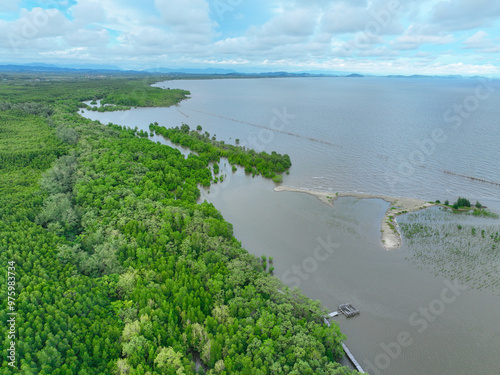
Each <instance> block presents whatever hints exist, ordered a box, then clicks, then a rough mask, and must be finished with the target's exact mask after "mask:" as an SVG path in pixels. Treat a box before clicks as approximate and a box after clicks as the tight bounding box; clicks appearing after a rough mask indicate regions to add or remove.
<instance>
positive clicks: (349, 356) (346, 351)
mask: <svg viewBox="0 0 500 375" xmlns="http://www.w3.org/2000/svg"><path fill="white" fill-rule="evenodd" d="M342 348H343V349H344V352H345V354H346V355H347V358H349V360H350V361H351V362H352V364H353V365H354V367H356V370H358V371H359V372H360V373H362V374H364V373H365V371H364V370H363V368H362V367H361V365H360V364H359V363H358V361H356V358H354V356H353V355H352V353H351V351H350V350H349V349H347V346H345V344H344V343H342Z"/></svg>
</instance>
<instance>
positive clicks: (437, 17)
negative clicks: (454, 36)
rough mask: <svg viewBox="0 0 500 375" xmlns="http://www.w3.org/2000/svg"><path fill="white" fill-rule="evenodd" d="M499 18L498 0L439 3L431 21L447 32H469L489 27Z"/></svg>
mask: <svg viewBox="0 0 500 375" xmlns="http://www.w3.org/2000/svg"><path fill="white" fill-rule="evenodd" d="M499 16H500V2H499V1H498V0H453V1H441V2H439V3H438V4H437V5H436V6H435V7H434V9H433V11H432V18H431V21H432V22H433V23H435V24H438V25H440V26H441V27H442V28H444V29H446V30H469V29H474V28H477V27H485V26H489V25H491V24H492V22H493V21H494V20H496V19H497V18H498V17H499Z"/></svg>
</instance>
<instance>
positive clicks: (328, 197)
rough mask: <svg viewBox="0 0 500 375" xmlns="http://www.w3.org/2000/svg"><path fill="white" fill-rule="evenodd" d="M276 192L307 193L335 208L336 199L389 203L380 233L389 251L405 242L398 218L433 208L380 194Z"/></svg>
mask: <svg viewBox="0 0 500 375" xmlns="http://www.w3.org/2000/svg"><path fill="white" fill-rule="evenodd" d="M274 191H292V192H297V193H306V194H310V195H314V196H315V197H317V198H318V199H319V200H320V201H321V202H323V203H326V204H328V205H329V206H331V207H333V204H334V201H335V199H337V198H338V197H352V198H357V199H382V200H384V201H386V202H389V203H390V205H389V208H388V209H387V211H386V213H385V215H384V218H383V219H382V223H381V225H380V232H381V233H382V236H381V241H382V246H383V247H384V248H385V249H387V250H393V249H398V248H400V247H401V245H402V243H403V241H402V239H401V233H400V232H399V230H398V227H399V226H398V222H397V221H396V216H398V215H401V214H404V213H407V212H414V211H419V210H422V209H425V208H428V207H431V206H434V205H433V204H432V203H428V202H426V201H423V200H420V199H414V198H401V197H391V196H388V195H379V194H366V193H350V192H338V193H336V192H328V191H315V190H307V189H298V188H293V187H289V186H277V187H275V188H274Z"/></svg>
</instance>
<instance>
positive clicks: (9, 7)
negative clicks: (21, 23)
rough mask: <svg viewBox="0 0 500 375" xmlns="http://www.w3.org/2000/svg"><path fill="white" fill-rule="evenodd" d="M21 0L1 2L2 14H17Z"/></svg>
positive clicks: (3, 0)
mask: <svg viewBox="0 0 500 375" xmlns="http://www.w3.org/2000/svg"><path fill="white" fill-rule="evenodd" d="M20 3H21V0H2V1H1V2H0V13H4V12H15V11H17V10H18V9H19V4H20Z"/></svg>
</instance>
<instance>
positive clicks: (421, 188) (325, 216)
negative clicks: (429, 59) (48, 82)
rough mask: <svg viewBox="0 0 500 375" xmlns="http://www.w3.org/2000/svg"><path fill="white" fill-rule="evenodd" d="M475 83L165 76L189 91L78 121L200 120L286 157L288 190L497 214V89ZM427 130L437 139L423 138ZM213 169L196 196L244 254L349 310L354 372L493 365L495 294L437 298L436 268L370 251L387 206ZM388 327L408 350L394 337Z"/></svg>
mask: <svg viewBox="0 0 500 375" xmlns="http://www.w3.org/2000/svg"><path fill="white" fill-rule="evenodd" d="M480 85H482V83H481V82H480V81H478V80H474V79H470V80H441V79H435V80H416V79H387V78H384V79H382V78H367V79H352V78H335V79H323V78H322V79H318V78H304V79H255V80H254V79H252V80H213V81H169V82H164V83H160V84H158V86H160V87H165V88H166V87H170V88H183V89H187V90H190V91H191V93H192V98H190V99H188V100H186V101H184V102H182V103H181V104H180V105H179V106H178V107H173V108H142V109H133V110H131V111H126V112H115V113H95V112H87V111H85V113H84V115H85V116H86V117H89V118H92V119H96V120H100V121H101V122H103V123H108V122H113V123H117V124H121V125H127V126H131V127H135V126H137V127H139V128H140V129H147V128H148V125H149V123H151V122H155V121H157V122H158V123H159V124H160V125H164V126H167V127H170V126H178V125H180V124H181V123H183V122H184V123H187V124H189V125H190V126H191V127H192V128H194V127H196V125H198V124H200V125H202V126H203V130H204V131H208V132H210V134H216V135H217V138H218V139H221V140H225V141H226V142H231V143H233V142H234V140H235V139H236V138H238V139H240V142H241V144H244V145H248V146H249V147H252V148H256V149H258V150H266V151H271V150H276V151H278V152H280V153H288V154H289V155H290V156H291V158H292V162H293V167H292V169H291V170H290V175H289V176H285V178H284V184H285V185H289V186H296V187H303V188H309V189H320V190H331V191H332V192H335V191H360V192H369V193H380V194H387V195H395V196H408V197H418V198H422V199H426V200H434V199H441V200H444V199H449V200H450V201H451V200H454V199H455V198H456V197H457V196H459V195H461V196H466V197H468V198H470V199H472V200H476V199H478V200H480V201H481V203H483V204H485V205H487V206H489V207H490V208H492V209H493V210H497V211H498V210H500V201H499V197H500V195H499V192H500V186H499V185H498V183H500V163H498V161H499V160H500V147H499V146H498V145H499V141H500V126H499V125H500V106H498V103H499V102H500V94H499V90H498V89H499V88H500V87H499V86H498V83H493V84H491V85H493V86H492V87H494V88H496V89H497V90H496V91H495V92H493V93H492V94H491V95H490V97H489V98H488V99H485V100H479V99H478V100H477V101H475V100H474V99H471V97H472V98H473V97H474V95H475V89H476V88H477V87H482V86H480ZM486 92H487V91H486V89H482V91H481V92H480V93H482V94H484V93H486ZM482 97H484V95H482ZM455 104H457V105H468V108H469V109H473V110H471V111H466V112H464V113H465V115H467V116H461V117H460V118H459V120H460V124H459V122H458V120H457V119H455V120H454V121H451V120H450V117H449V116H451V115H453V108H454V105H455ZM473 104H474V106H472V105H473ZM476 104H477V105H476ZM450 110H451V111H452V112H448V111H450ZM445 116H448V120H446V119H445ZM268 129H271V130H268ZM433 132H434V133H433ZM436 132H437V133H436ZM433 134H434V135H436V134H439V135H440V137H439V140H440V141H441V142H439V143H437V142H435V141H432V142H433V143H430V141H429V140H431V139H432V135H433ZM435 138H436V137H435ZM153 140H155V141H161V142H163V143H166V142H165V141H163V140H162V139H160V138H156V137H155V138H154V139H153ZM222 167H223V169H224V166H223V165H222ZM450 172H451V173H453V174H450ZM225 173H226V174H227V178H226V179H225V181H224V183H223V184H219V185H215V186H212V187H211V188H210V192H209V191H203V192H202V194H203V197H202V198H203V199H207V200H209V201H211V202H213V203H214V204H215V206H216V207H217V208H218V209H219V210H220V211H221V212H222V213H223V215H224V217H225V218H226V219H227V220H228V221H230V222H231V223H233V225H234V229H235V235H236V237H237V238H238V239H239V240H241V241H242V243H243V246H244V247H245V248H246V249H248V251H250V252H251V253H254V254H256V255H258V256H260V255H262V254H266V255H268V256H273V257H274V267H275V274H276V275H277V276H278V277H280V278H281V279H282V280H283V281H284V282H286V283H288V284H289V285H291V286H295V285H297V286H299V287H300V288H301V289H302V290H303V291H304V292H305V293H306V294H307V295H308V296H310V297H311V298H313V299H319V300H321V301H322V303H323V304H324V305H325V306H326V307H327V308H329V309H331V310H332V311H333V310H336V309H337V306H338V304H340V303H345V302H351V303H353V304H354V305H355V306H356V307H358V308H359V309H360V310H361V315H359V316H357V317H355V318H352V319H346V318H344V317H338V319H337V320H338V322H339V324H340V327H341V329H342V331H343V332H344V333H345V334H346V335H347V336H348V340H347V342H346V343H347V345H348V346H349V348H350V349H351V351H352V352H353V354H354V355H355V356H356V358H357V360H358V361H359V362H360V364H361V365H362V366H363V367H364V368H365V370H367V371H369V372H370V373H371V374H378V373H383V374H389V375H391V374H394V375H396V374H408V375H417V374H418V375H420V374H497V373H500V359H498V351H499V348H500V328H499V323H500V315H499V313H498V311H500V298H499V296H498V295H494V294H493V293H490V292H479V291H476V290H461V289H459V290H457V291H456V293H455V294H445V296H446V297H450V296H454V297H456V298H452V299H453V301H452V302H449V299H450V298H448V299H447V301H448V303H444V302H442V293H443V290H445V288H449V287H448V286H447V284H445V279H444V278H443V277H442V276H439V275H438V276H434V275H433V274H431V273H430V272H429V271H427V270H424V269H418V268H416V267H415V266H414V265H413V264H412V263H411V262H410V261H408V260H407V258H408V257H410V255H411V251H410V249H408V248H407V246H406V245H403V247H402V248H401V249H399V250H396V251H392V252H387V251H385V250H384V249H383V248H382V247H381V246H380V220H381V218H382V217H383V214H384V212H385V210H386V209H387V207H388V203H386V202H383V201H381V200H356V199H352V198H341V199H339V200H337V201H336V203H335V206H334V207H333V208H332V207H329V206H327V205H324V204H322V203H321V202H319V200H317V199H316V198H314V197H312V196H308V195H305V194H300V193H289V192H283V193H275V192H274V191H273V187H274V184H273V183H272V182H270V181H265V180H263V179H262V178H259V177H255V178H252V177H249V176H245V174H244V173H243V172H242V171H241V170H239V171H238V172H237V173H235V174H233V173H231V171H230V168H228V166H226V167H225ZM494 223H498V221H492V222H491V224H494ZM325 242H326V243H332V244H336V245H335V248H334V250H332V254H331V255H329V256H327V257H326V259H324V257H322V258H321V259H322V260H321V261H319V262H318V261H316V260H315V259H314V250H315V249H316V248H317V247H318V246H320V244H321V243H325ZM332 248H333V247H332ZM322 254H324V253H322ZM297 267H301V268H300V270H301V271H300V272H301V273H300V277H299V274H298V273H297V271H296V270H297ZM294 270H295V271H294ZM440 301H441V302H440ZM423 309H427V310H428V311H430V312H429V313H427V315H426V316H427V317H425V315H423V313H422V311H424V312H425V311H426V310H423ZM399 335H404V336H405V337H407V340H406V341H405V343H408V342H411V344H409V345H408V346H405V347H401V346H399V345H398V344H396V343H397V340H398V336H399ZM384 348H385V349H384ZM388 348H389V349H390V350H392V352H390V353H388V351H390V350H389V349H388ZM370 366H373V367H370Z"/></svg>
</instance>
